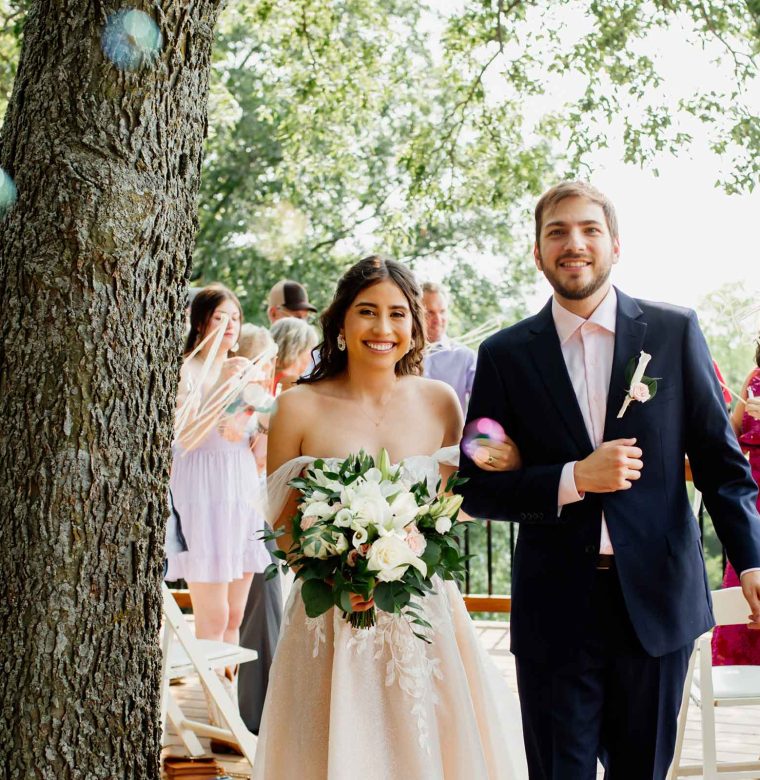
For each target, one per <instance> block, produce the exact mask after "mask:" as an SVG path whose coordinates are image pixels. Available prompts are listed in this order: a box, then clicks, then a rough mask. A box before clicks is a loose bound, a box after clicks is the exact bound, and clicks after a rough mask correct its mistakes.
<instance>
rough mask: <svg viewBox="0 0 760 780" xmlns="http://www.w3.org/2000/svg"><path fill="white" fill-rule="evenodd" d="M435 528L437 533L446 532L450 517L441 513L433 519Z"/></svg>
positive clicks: (449, 525) (449, 527) (449, 524)
mask: <svg viewBox="0 0 760 780" xmlns="http://www.w3.org/2000/svg"><path fill="white" fill-rule="evenodd" d="M435 530H436V531H438V533H439V534H447V533H448V532H449V531H450V530H451V518H450V517H447V516H446V515H442V516H441V517H439V518H438V519H437V520H436V521H435Z"/></svg>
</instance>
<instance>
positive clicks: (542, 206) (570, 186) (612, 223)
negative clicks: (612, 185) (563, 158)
mask: <svg viewBox="0 0 760 780" xmlns="http://www.w3.org/2000/svg"><path fill="white" fill-rule="evenodd" d="M565 198H586V200H590V201H591V202H592V203H596V204H597V205H598V206H601V207H602V211H603V212H604V218H605V219H606V220H607V227H608V229H609V231H610V235H611V236H612V238H613V239H617V238H620V235H619V232H618V221H617V214H616V213H615V207H614V206H613V205H612V201H611V200H610V199H609V198H608V197H607V196H606V195H605V194H604V193H603V192H600V191H599V190H598V189H597V188H596V187H592V186H591V185H590V184H587V183H586V182H585V181H563V182H560V183H559V184H556V185H555V186H554V187H552V188H551V189H550V190H547V191H546V192H545V193H544V194H543V195H542V196H541V197H540V198H539V200H538V203H537V204H536V244H539V240H540V238H541V227H542V225H543V220H544V212H545V211H546V210H547V209H548V208H551V207H552V206H556V205H557V204H558V203H559V202H560V201H562V200H565Z"/></svg>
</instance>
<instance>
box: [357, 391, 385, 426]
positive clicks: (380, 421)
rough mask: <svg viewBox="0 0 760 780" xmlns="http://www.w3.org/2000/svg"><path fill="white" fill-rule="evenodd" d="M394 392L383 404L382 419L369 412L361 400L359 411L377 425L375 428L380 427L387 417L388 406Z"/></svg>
mask: <svg viewBox="0 0 760 780" xmlns="http://www.w3.org/2000/svg"><path fill="white" fill-rule="evenodd" d="M392 395H393V394H392V393H391V394H390V395H389V396H388V400H387V401H386V402H385V403H384V404H383V413H382V414H381V415H380V419H379V420H376V419H375V418H374V417H372V415H370V414H369V412H368V411H367V410H366V409H365V408H364V404H363V403H362V402H361V401H359V402H358V403H359V411H360V412H361V413H362V414H363V415H364V416H365V417H366V418H367V419H368V420H369V421H370V422H371V423H372V424H373V425H374V426H375V428H379V427H380V426H381V425H382V422H383V420H384V419H385V415H386V414H388V409H387V406H388V404H389V403H390V402H391V397H392Z"/></svg>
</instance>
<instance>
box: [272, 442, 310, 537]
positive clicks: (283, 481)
mask: <svg viewBox="0 0 760 780" xmlns="http://www.w3.org/2000/svg"><path fill="white" fill-rule="evenodd" d="M314 460H315V458H313V457H312V456H311V455H299V456H298V457H297V458H291V460H286V461H285V463H283V464H282V466H280V468H278V469H277V471H275V472H273V473H272V474H270V475H269V476H268V477H267V510H266V516H267V522H268V523H269V525H274V521H275V520H277V518H278V517H279V516H280V512H282V508H283V507H284V506H285V503H286V502H287V500H288V495H289V493H290V491H291V490H292V488H291V487H289V486H288V482H290V480H291V479H294V478H295V477H297V476H298V475H299V474H300V473H301V472H302V471H303V470H304V468H305V467H306V466H308V465H310V464H311V463H313V462H314Z"/></svg>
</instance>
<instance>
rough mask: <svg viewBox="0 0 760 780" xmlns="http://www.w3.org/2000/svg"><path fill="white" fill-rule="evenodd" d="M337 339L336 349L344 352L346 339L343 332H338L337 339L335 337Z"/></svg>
mask: <svg viewBox="0 0 760 780" xmlns="http://www.w3.org/2000/svg"><path fill="white" fill-rule="evenodd" d="M337 341H338V349H339V350H340V351H341V352H345V351H346V339H345V338H344V336H343V334H342V333H339V334H338V339H337Z"/></svg>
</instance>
